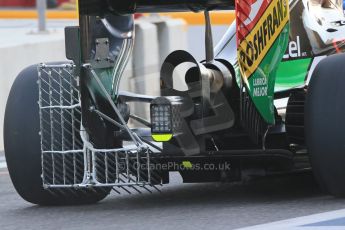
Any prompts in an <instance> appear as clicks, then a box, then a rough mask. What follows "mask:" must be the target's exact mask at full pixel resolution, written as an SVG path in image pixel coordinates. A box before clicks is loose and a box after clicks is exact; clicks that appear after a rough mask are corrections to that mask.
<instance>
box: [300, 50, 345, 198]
mask: <svg viewBox="0 0 345 230" xmlns="http://www.w3.org/2000/svg"><path fill="white" fill-rule="evenodd" d="M344 63H345V54H340V55H332V56H330V57H327V58H325V59H324V60H322V61H321V62H320V63H319V64H318V65H317V67H316V69H315V71H314V73H313V76H312V78H311V82H310V84H309V87H308V93H307V99H306V109H305V127H306V133H305V134H306V142H307V148H308V151H309V155H310V160H311V165H312V168H313V172H314V175H315V178H316V180H317V181H318V183H319V184H320V186H321V188H322V189H323V190H324V191H326V192H328V193H330V194H332V195H334V196H345V101H344V98H345V66H344Z"/></svg>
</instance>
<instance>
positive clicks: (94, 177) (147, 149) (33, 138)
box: [4, 0, 345, 205]
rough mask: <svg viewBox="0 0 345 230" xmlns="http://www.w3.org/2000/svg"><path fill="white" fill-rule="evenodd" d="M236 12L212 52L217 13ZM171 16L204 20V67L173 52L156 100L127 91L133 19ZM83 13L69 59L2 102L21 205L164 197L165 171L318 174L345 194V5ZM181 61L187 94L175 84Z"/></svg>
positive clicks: (94, 5)
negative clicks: (135, 106)
mask: <svg viewBox="0 0 345 230" xmlns="http://www.w3.org/2000/svg"><path fill="white" fill-rule="evenodd" d="M233 9H235V10H236V22H234V23H233V24H232V25H229V29H228V31H227V32H226V34H225V35H224V37H223V39H222V40H221V41H220V43H219V44H218V45H217V46H216V47H215V48H214V47H213V41H212V28H211V22H210V15H209V12H210V11H211V10H233ZM177 11H191V12H199V11H203V12H204V14H205V19H206V23H205V28H206V29H205V31H206V35H205V40H206V58H205V60H204V61H202V62H197V61H196V60H195V58H194V57H193V56H192V54H190V53H188V52H186V51H183V50H178V51H174V52H173V53H171V54H170V55H169V56H168V57H167V58H166V59H165V61H164V62H163V65H162V68H161V72H160V89H158V90H160V96H150V95H140V94H137V93H136V92H123V91H120V90H119V85H120V82H121V76H122V74H123V72H124V69H125V67H126V64H127V62H128V60H129V58H130V54H131V51H132V48H133V44H134V42H135V36H134V19H133V17H134V14H135V13H147V12H177ZM79 16H80V17H79V26H77V27H67V28H66V29H65V34H66V56H67V58H68V59H69V60H70V62H67V63H46V64H40V65H38V66H31V67H28V68H27V69H25V70H24V71H23V72H21V73H20V74H19V76H18V78H17V79H16V81H15V82H14V85H13V87H12V90H11V93H10V96H9V99H8V103H7V107H6V115H5V124H4V141H5V154H6V159H7V164H8V169H9V172H10V175H11V178H12V181H13V184H14V186H15V188H16V190H17V192H18V193H19V194H20V195H21V196H22V197H23V198H24V199H25V200H27V201H29V202H32V203H35V204H41V205H60V204H87V203H94V202H97V201H100V200H102V199H103V198H105V197H106V196H107V195H108V194H109V193H110V191H111V190H114V191H116V192H120V191H126V192H131V191H137V192H141V191H142V190H147V191H153V190H159V189H160V186H162V185H163V184H167V183H169V172H171V171H177V172H179V173H180V174H181V176H182V178H183V181H184V182H185V183H194V182H219V181H223V182H234V181H241V180H243V179H244V178H252V177H257V176H265V175H278V174H285V173H296V172H303V171H307V170H311V169H312V170H313V172H314V175H315V177H316V179H317V181H318V182H319V184H320V186H321V187H322V188H323V189H324V190H325V191H327V192H328V193H331V194H333V195H335V196H344V195H345V182H344V181H345V145H344V143H343V141H344V140H345V119H344V118H345V103H344V102H343V100H344V98H345V90H344V86H345V54H341V53H342V52H343V51H344V50H345V49H344V48H345V43H344V39H345V17H344V14H343V11H342V2H340V1H339V0H292V1H290V3H289V1H288V0H267V1H264V0H239V1H236V2H234V1H229V0H150V1H149V0H126V1H115V0H109V1H102V0H90V1H86V0H81V1H79ZM185 63H189V64H190V68H188V70H187V71H186V72H185V74H184V75H185V76H184V79H185V85H186V88H187V90H185V91H181V90H178V89H177V88H175V87H174V79H173V78H174V76H175V75H174V71H175V70H176V69H177V68H178V67H179V66H180V65H182V64H185ZM343 75H344V76H343ZM133 102H137V103H138V102H139V103H141V104H142V105H145V106H146V107H147V108H149V111H150V116H149V117H150V119H145V118H144V117H141V116H138V114H134V113H133V112H131V109H130V104H131V103H133ZM132 121H136V123H140V124H141V125H140V126H134V125H133V124H134V122H132Z"/></svg>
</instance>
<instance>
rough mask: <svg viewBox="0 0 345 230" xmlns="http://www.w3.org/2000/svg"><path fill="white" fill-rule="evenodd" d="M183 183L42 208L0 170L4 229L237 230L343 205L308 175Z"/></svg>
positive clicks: (175, 178) (176, 180) (0, 223)
mask: <svg viewBox="0 0 345 230" xmlns="http://www.w3.org/2000/svg"><path fill="white" fill-rule="evenodd" d="M1 156H3V155H2V154H0V157H1ZM179 182H180V178H179V177H178V176H177V175H176V174H175V175H174V176H173V177H172V184H170V185H168V186H164V187H163V189H162V193H158V192H156V193H153V194H149V193H145V194H142V195H140V194H136V195H127V194H123V195H116V194H115V193H112V194H111V195H110V196H109V197H108V198H107V199H105V200H104V201H102V202H100V203H98V204H96V205H88V206H76V207H40V206H36V205H32V204H29V203H27V202H25V201H24V200H22V199H21V198H20V197H19V196H18V195H17V193H16V192H15V190H14V188H13V186H12V184H11V180H10V177H9V175H8V172H7V169H0V229H1V230H7V229H26V230H29V229H33V230H37V229H121V230H122V229H192V230H193V229H235V228H239V227H245V226H252V225H257V224H263V223H268V222H273V221H278V220H284V219H288V218H294V217H299V216H305V215H310V214H315V213H321V212H325V211H331V210H337V209H343V208H345V199H336V198H333V197H331V196H327V195H324V194H322V193H321V192H320V191H319V189H318V188H317V186H316V184H315V182H314V181H313V178H312V176H311V175H310V174H308V173H306V174H302V175H294V176H285V177H279V178H265V179H260V180H256V181H252V182H246V183H241V184H180V183H179Z"/></svg>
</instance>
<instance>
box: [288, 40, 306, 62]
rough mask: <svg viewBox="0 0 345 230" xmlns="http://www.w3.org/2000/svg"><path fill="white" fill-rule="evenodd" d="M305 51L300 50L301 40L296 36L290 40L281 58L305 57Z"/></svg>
mask: <svg viewBox="0 0 345 230" xmlns="http://www.w3.org/2000/svg"><path fill="white" fill-rule="evenodd" d="M306 56H307V53H306V52H302V50H301V40H300V36H296V40H291V41H290V42H289V45H288V48H287V51H286V53H285V55H284V57H283V59H295V58H300V57H306Z"/></svg>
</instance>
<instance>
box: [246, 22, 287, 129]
mask: <svg viewBox="0 0 345 230" xmlns="http://www.w3.org/2000/svg"><path fill="white" fill-rule="evenodd" d="M288 32H289V24H287V25H285V27H284V29H283V31H282V32H281V33H280V35H279V36H278V38H277V39H276V40H275V42H274V44H273V45H272V47H271V48H270V50H269V51H268V53H267V54H266V56H265V57H264V59H263V60H262V62H261V63H260V65H259V68H258V69H257V70H255V72H254V73H253V74H252V76H251V78H249V79H248V84H247V87H248V88H249V94H250V96H251V98H252V100H253V102H254V104H255V106H256V108H257V109H258V111H259V113H260V114H261V116H262V117H263V119H264V120H265V121H266V122H267V123H269V124H274V122H275V118H274V104H273V101H274V85H275V82H276V76H277V75H276V74H277V70H278V66H279V63H280V62H281V59H282V57H283V55H284V53H285V50H286V46H287V44H288V40H289V36H288Z"/></svg>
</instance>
